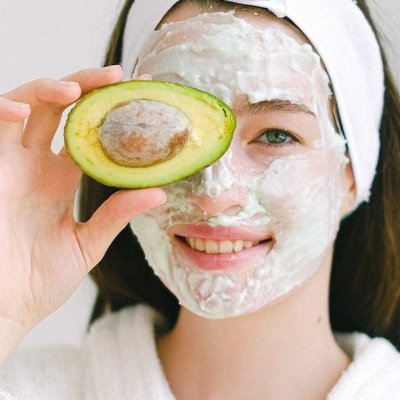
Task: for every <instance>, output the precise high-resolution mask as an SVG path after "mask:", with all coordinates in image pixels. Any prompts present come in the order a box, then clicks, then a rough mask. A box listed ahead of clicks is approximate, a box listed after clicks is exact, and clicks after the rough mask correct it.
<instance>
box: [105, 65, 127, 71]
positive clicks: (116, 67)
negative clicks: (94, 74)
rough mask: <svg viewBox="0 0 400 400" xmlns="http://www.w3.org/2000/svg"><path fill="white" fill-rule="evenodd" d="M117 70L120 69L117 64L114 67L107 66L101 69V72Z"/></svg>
mask: <svg viewBox="0 0 400 400" xmlns="http://www.w3.org/2000/svg"><path fill="white" fill-rule="evenodd" d="M117 69H122V68H121V66H120V65H119V64H116V65H108V66H107V67H103V68H102V70H103V71H114V70H117Z"/></svg>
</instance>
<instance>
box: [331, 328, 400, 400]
mask: <svg viewBox="0 0 400 400" xmlns="http://www.w3.org/2000/svg"><path fill="white" fill-rule="evenodd" d="M336 339H337V341H338V344H339V345H340V347H341V348H342V349H343V350H344V351H345V352H346V353H347V354H348V355H349V357H350V358H351V359H352V362H351V364H350V365H349V367H348V368H347V370H346V371H345V372H344V373H343V375H342V377H341V379H340V380H339V382H338V383H337V384H336V385H335V387H334V389H333V390H332V392H331V394H330V396H329V397H328V399H329V400H339V399H340V400H346V399H349V400H350V399H352V400H357V399H360V400H361V399H362V400H380V399H391V400H400V353H399V352H398V351H397V350H396V349H395V347H394V346H393V345H392V344H391V343H390V342H389V341H387V340H385V339H383V338H374V339H372V338H370V337H368V336H367V335H365V334H361V333H353V334H339V335H336Z"/></svg>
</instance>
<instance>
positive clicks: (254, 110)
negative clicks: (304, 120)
mask: <svg viewBox="0 0 400 400" xmlns="http://www.w3.org/2000/svg"><path fill="white" fill-rule="evenodd" d="M273 111H286V112H293V113H299V112H300V113H304V114H309V115H312V116H315V114H314V113H313V112H312V111H311V110H310V109H309V108H308V107H307V106H305V105H304V104H296V103H291V102H290V101H288V100H279V99H274V100H264V101H260V102H258V103H249V102H247V103H245V104H244V105H242V106H241V107H239V108H238V109H236V114H238V115H254V114H261V113H268V112H273Z"/></svg>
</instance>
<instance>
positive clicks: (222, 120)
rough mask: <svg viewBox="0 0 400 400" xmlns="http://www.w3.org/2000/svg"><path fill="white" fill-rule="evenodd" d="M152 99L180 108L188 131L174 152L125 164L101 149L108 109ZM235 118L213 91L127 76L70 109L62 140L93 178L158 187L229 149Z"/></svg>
mask: <svg viewBox="0 0 400 400" xmlns="http://www.w3.org/2000/svg"><path fill="white" fill-rule="evenodd" d="M137 99H144V100H155V101H160V102H163V103H165V104H169V105H171V106H173V107H176V108H178V109H179V110H181V111H182V112H183V113H184V114H185V115H186V116H187V117H188V119H189V120H190V122H191V124H192V135H191V137H190V139H189V140H188V142H187V143H186V144H185V146H184V147H183V149H182V151H180V152H179V153H178V154H177V155H176V156H175V157H173V158H172V159H169V160H166V161H164V162H160V163H158V164H156V165H153V166H148V167H127V166H122V165H120V164H117V163H115V162H113V161H112V160H111V159H109V158H108V157H107V155H106V154H105V153H104V151H103V149H102V146H101V143H100V140H99V136H98V128H99V127H100V126H101V125H102V124H103V122H104V119H105V117H106V115H107V114H108V112H109V111H111V110H112V109H113V108H114V107H116V106H118V104H121V103H126V102H129V101H132V100H137ZM235 127H236V120H235V116H234V113H233V111H232V110H231V109H230V108H229V107H228V106H227V105H226V104H225V103H224V102H222V101H221V100H220V99H218V98H216V97H215V96H213V95H211V94H209V93H207V92H204V91H201V90H198V89H195V88H192V87H189V86H186V85H182V84H177V83H171V82H164V81H140V80H132V81H126V82H119V83H116V84H113V85H109V86H104V87H101V88H97V89H94V90H93V91H91V92H89V93H88V94H86V95H85V96H83V97H82V98H81V99H80V100H79V101H78V102H77V103H76V105H75V107H74V108H73V109H72V110H71V111H70V113H69V115H68V118H67V122H66V125H65V128H64V141H65V146H66V149H67V152H68V154H69V155H70V157H71V158H72V160H73V161H74V162H75V163H76V164H77V165H78V166H79V167H80V169H81V170H82V171H83V172H84V173H85V174H87V175H89V176H91V177H92V178H93V179H95V180H96V181H98V182H100V183H102V184H104V185H106V186H112V187H118V188H127V189H134V188H146V187H156V186H163V185H166V184H169V183H172V182H175V181H177V180H180V179H184V178H186V177H188V176H190V175H193V174H195V173H197V172H199V171H201V170H202V169H204V168H206V167H208V166H210V165H211V164H213V163H214V162H215V161H217V160H218V159H219V158H220V157H221V156H222V155H223V154H224V153H225V152H226V150H227V149H228V147H229V145H230V143H231V140H232V137H233V132H234V130H235Z"/></svg>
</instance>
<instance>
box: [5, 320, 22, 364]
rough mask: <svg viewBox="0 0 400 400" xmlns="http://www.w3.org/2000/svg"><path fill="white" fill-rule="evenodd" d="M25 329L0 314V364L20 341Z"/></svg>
mask: <svg viewBox="0 0 400 400" xmlns="http://www.w3.org/2000/svg"><path fill="white" fill-rule="evenodd" d="M26 335H27V331H26V330H25V329H23V327H22V326H21V325H19V324H18V323H16V322H15V321H11V320H9V319H6V318H4V317H1V316H0V365H1V364H3V363H4V361H5V360H6V359H7V357H8V356H9V355H10V354H11V353H12V352H13V351H14V350H15V349H16V347H17V346H18V345H19V343H21V341H22V340H23V339H24V337H25V336H26Z"/></svg>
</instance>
